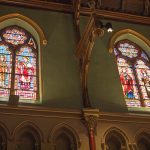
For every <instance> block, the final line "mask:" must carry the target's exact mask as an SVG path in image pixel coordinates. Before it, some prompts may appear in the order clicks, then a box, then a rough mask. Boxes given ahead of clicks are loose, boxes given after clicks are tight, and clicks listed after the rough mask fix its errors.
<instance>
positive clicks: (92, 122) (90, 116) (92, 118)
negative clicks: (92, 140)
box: [83, 108, 99, 134]
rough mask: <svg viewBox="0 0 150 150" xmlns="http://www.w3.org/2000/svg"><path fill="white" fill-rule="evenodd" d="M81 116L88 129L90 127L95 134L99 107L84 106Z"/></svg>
mask: <svg viewBox="0 0 150 150" xmlns="http://www.w3.org/2000/svg"><path fill="white" fill-rule="evenodd" d="M83 117H84V121H85V125H86V127H87V129H88V131H90V130H91V129H92V130H93V131H94V133H95V134H96V128H97V121H98V118H99V109H91V108H84V109H83Z"/></svg>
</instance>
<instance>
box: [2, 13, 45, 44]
mask: <svg viewBox="0 0 150 150" xmlns="http://www.w3.org/2000/svg"><path fill="white" fill-rule="evenodd" d="M13 19H19V20H20V21H24V22H26V23H28V24H29V25H30V26H32V27H33V28H34V29H35V30H36V32H37V34H38V35H39V37H40V43H41V44H43V45H46V44H47V40H46V37H45V35H44V32H43V30H42V28H41V27H40V26H39V25H38V24H37V23H36V22H35V21H33V20H32V19H30V18H28V17H26V16H24V15H21V14H19V13H12V14H7V15H4V16H1V17H0V23H2V22H5V21H7V20H13ZM12 22H13V21H12Z"/></svg>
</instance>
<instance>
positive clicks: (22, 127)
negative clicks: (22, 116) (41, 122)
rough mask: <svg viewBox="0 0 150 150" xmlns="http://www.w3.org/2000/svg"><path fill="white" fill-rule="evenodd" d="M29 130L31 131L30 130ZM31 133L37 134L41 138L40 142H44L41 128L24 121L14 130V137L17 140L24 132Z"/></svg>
mask: <svg viewBox="0 0 150 150" xmlns="http://www.w3.org/2000/svg"><path fill="white" fill-rule="evenodd" d="M28 129H29V130H28ZM23 130H24V131H29V132H31V133H33V134H37V135H38V137H39V140H40V141H41V142H43V141H44V136H43V133H42V131H41V130H40V128H39V127H38V126H37V125H36V124H35V123H33V122H31V121H29V120H27V121H24V122H22V123H20V124H19V125H17V127H16V128H15V129H14V131H13V134H12V137H13V138H14V139H15V140H16V139H17V136H18V135H19V134H20V133H21V132H22V131H23ZM33 131H34V132H33ZM18 133H19V134H18Z"/></svg>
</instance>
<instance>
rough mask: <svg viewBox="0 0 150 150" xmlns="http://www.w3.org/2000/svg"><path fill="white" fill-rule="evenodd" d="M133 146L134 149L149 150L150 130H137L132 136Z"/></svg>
mask: <svg viewBox="0 0 150 150" xmlns="http://www.w3.org/2000/svg"><path fill="white" fill-rule="evenodd" d="M134 143H136V144H135V145H134V146H135V148H136V149H143V147H144V148H146V149H149V148H150V130H148V129H145V128H142V129H139V130H138V131H137V132H136V134H135V136H134Z"/></svg>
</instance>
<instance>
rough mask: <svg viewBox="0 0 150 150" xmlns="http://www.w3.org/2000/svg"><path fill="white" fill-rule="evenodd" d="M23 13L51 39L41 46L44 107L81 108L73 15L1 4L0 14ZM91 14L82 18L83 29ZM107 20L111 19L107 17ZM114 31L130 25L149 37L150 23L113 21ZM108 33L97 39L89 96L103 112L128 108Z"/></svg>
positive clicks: (92, 58)
mask: <svg viewBox="0 0 150 150" xmlns="http://www.w3.org/2000/svg"><path fill="white" fill-rule="evenodd" d="M8 13H20V14H22V15H25V16H27V17H29V18H31V19H33V20H34V21H35V22H36V23H38V24H39V25H40V26H41V28H42V29H43V31H44V33H45V35H46V38H47V40H48V44H47V46H43V47H42V50H41V52H42V54H41V55H42V80H43V103H42V105H43V106H50V107H55V108H81V107H82V96H81V95H82V94H81V84H80V77H79V66H78V61H77V59H76V58H75V56H74V51H75V48H76V45H75V36H74V28H73V24H72V15H71V14H65V13H59V12H52V11H44V10H38V9H29V8H28V9H27V8H21V7H13V6H6V5H0V16H2V15H5V14H8ZM87 18H88V17H81V21H80V27H81V30H82V32H83V30H84V27H85V25H86V22H87ZM104 22H108V21H107V20H104ZM110 22H111V23H112V24H113V27H114V31H115V32H117V31H118V30H121V29H125V28H131V29H133V30H135V31H137V32H139V33H141V34H142V35H144V36H145V37H147V38H148V39H150V34H149V32H148V31H149V30H150V27H149V26H144V25H136V24H132V23H125V22H118V21H110ZM113 34H114V33H112V34H109V33H107V32H105V34H104V36H103V37H102V38H97V39H96V42H95V45H94V48H93V51H92V56H91V64H90V70H89V76H88V88H89V96H90V99H91V101H92V106H93V107H95V108H100V110H101V111H127V108H126V105H125V101H124V98H123V93H122V88H121V84H120V81H119V75H118V70H117V66H116V63H115V58H114V56H113V55H112V54H110V53H109V52H108V43H109V40H110V38H111V36H112V35H113Z"/></svg>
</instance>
